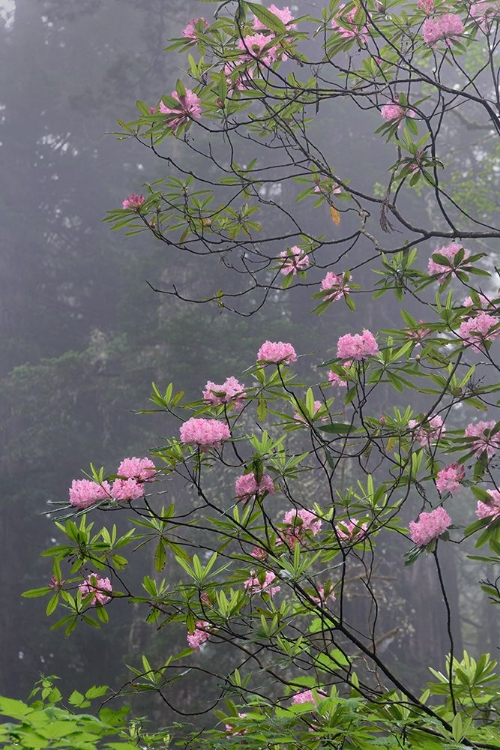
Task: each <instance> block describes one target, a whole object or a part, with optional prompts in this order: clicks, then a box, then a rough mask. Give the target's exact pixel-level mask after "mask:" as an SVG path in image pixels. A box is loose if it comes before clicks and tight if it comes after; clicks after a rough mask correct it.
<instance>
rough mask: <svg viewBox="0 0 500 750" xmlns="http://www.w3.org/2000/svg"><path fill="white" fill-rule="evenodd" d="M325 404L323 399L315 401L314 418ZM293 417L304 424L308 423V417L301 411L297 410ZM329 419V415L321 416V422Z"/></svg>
mask: <svg viewBox="0 0 500 750" xmlns="http://www.w3.org/2000/svg"><path fill="white" fill-rule="evenodd" d="M323 405H324V404H322V403H321V401H315V402H314V415H313V419H314V417H315V416H316V414H317V413H318V411H319V410H320V409H321V407H322V406H323ZM293 418H294V419H296V420H297V422H303V423H304V424H307V420H306V418H305V417H304V415H303V414H301V412H300V411H296V412H295V413H294V415H293ZM327 421H328V417H321V422H327Z"/></svg>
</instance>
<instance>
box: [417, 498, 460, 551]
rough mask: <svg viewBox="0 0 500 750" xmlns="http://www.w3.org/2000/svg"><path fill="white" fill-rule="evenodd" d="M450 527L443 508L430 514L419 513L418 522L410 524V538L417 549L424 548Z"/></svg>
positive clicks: (448, 517) (448, 518)
mask: <svg viewBox="0 0 500 750" xmlns="http://www.w3.org/2000/svg"><path fill="white" fill-rule="evenodd" d="M449 526H451V518H450V516H449V515H448V513H447V512H446V511H445V509H444V508H442V507H439V508H436V509H435V510H431V512H430V513H421V514H420V516H419V519H418V521H411V522H410V527H409V528H410V538H411V540H412V542H414V543H415V544H416V545H417V546H418V547H426V546H427V545H428V544H429V542H432V540H433V539H437V538H438V537H440V536H441V534H444V532H445V531H446V529H447V528H448V527H449Z"/></svg>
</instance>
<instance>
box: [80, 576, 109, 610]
mask: <svg viewBox="0 0 500 750" xmlns="http://www.w3.org/2000/svg"><path fill="white" fill-rule="evenodd" d="M78 588H79V589H80V591H81V592H82V594H83V596H84V597H87V596H92V598H91V599H90V602H89V604H90V605H91V606H92V607H95V605H96V604H101V605H104V604H107V603H108V602H110V601H111V597H110V596H108V594H110V593H111V592H112V591H113V586H112V585H111V581H110V580H109V578H101V576H100V575H99V574H98V573H91V574H90V575H88V576H87V578H86V579H85V580H84V582H83V583H81V584H80V585H79V586H78Z"/></svg>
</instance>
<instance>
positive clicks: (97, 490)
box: [69, 479, 111, 510]
mask: <svg viewBox="0 0 500 750" xmlns="http://www.w3.org/2000/svg"><path fill="white" fill-rule="evenodd" d="M110 498H111V485H110V484H109V482H102V484H97V482H93V481H92V480H91V479H73V481H72V483H71V487H70V488H69V501H70V503H71V505H72V506H73V507H74V508H78V510H84V509H85V508H90V506H91V505H95V503H99V502H101V500H110Z"/></svg>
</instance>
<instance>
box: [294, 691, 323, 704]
mask: <svg viewBox="0 0 500 750" xmlns="http://www.w3.org/2000/svg"><path fill="white" fill-rule="evenodd" d="M317 693H318V697H319V698H320V699H321V698H324V697H325V696H326V693H324V692H323V691H322V690H318V691H317ZM297 703H312V704H313V705H314V706H317V705H318V701H317V699H316V698H315V697H314V693H313V691H312V690H302V692H300V693H295V695H294V696H293V697H292V705H293V706H295V705H297Z"/></svg>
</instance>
